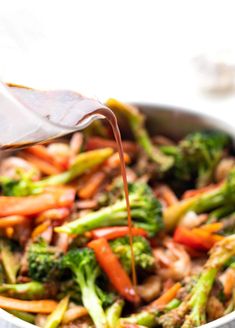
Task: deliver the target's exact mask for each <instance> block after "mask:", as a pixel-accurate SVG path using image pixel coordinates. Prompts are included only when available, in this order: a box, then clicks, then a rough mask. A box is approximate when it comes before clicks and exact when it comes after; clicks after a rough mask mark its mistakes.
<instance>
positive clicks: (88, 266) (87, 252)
mask: <svg viewBox="0 0 235 328" xmlns="http://www.w3.org/2000/svg"><path fill="white" fill-rule="evenodd" d="M62 267H63V268H68V269H70V270H71V271H72V273H73V275H74V279H75V281H76V282H77V284H78V285H79V286H80V289H81V294H82V302H83V305H84V306H85V307H86V308H87V310H88V312H89V314H90V316H91V318H92V319H93V321H94V324H95V326H96V327H97V328H108V323H107V319H106V315H105V312H104V309H103V307H102V300H101V298H100V296H99V293H100V291H98V292H97V286H96V280H97V278H98V276H99V275H100V273H101V270H100V268H99V266H98V264H97V262H96V258H95V254H94V252H93V251H92V250H91V249H89V248H80V249H71V250H70V251H69V252H68V253H67V254H66V255H65V256H64V257H63V258H62Z"/></svg>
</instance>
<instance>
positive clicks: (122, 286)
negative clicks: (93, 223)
mask: <svg viewBox="0 0 235 328" xmlns="http://www.w3.org/2000/svg"><path fill="white" fill-rule="evenodd" d="M88 246H89V247H90V248H92V249H93V250H94V252H95V256H96V258H97V261H98V263H99V265H100V266H101V268H102V269H103V270H104V272H105V273H106V274H107V276H108V278H109V280H110V282H111V283H112V284H113V286H114V287H115V289H116V290H117V291H118V293H119V294H120V295H121V296H123V297H124V298H125V299H127V300H128V301H130V302H134V303H138V302H139V297H138V295H137V294H136V291H135V289H134V287H133V285H132V283H131V280H130V278H129V276H128V275H127V273H126V271H125V270H124V268H123V267H122V265H121V264H120V262H119V260H118V258H117V256H116V255H115V254H114V253H113V252H112V249H111V247H110V245H109V243H108V242H107V240H106V239H104V238H100V239H97V240H93V241H92V242H90V243H89V244H88Z"/></svg>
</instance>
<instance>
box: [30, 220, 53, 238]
mask: <svg viewBox="0 0 235 328" xmlns="http://www.w3.org/2000/svg"><path fill="white" fill-rule="evenodd" d="M50 224H51V222H50V221H44V222H43V223H41V224H39V225H38V226H37V227H36V228H34V230H33V232H32V235H31V236H32V239H36V238H37V237H38V236H40V235H41V234H42V233H43V232H44V231H45V230H46V229H47V228H48V227H49V225H50Z"/></svg>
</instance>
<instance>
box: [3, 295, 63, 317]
mask: <svg viewBox="0 0 235 328" xmlns="http://www.w3.org/2000/svg"><path fill="white" fill-rule="evenodd" d="M56 306H57V302H55V301H52V300H40V301H22V300H17V299H15V298H10V297H5V296H0V308H1V309H7V310H18V311H25V312H32V313H45V314H46V313H51V312H52V311H54V310H55V308H56Z"/></svg>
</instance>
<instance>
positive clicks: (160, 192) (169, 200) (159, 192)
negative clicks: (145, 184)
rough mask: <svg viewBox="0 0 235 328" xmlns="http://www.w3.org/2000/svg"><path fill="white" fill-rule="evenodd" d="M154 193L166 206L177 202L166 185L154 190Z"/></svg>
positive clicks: (172, 192)
mask: <svg viewBox="0 0 235 328" xmlns="http://www.w3.org/2000/svg"><path fill="white" fill-rule="evenodd" d="M154 193H155V195H156V196H157V197H160V198H161V199H163V200H164V202H165V203H166V204H167V205H168V206H171V205H174V204H176V203H178V201H179V200H178V198H177V197H176V194H175V193H174V191H173V190H172V189H171V188H170V187H168V186H167V185H161V186H158V187H157V188H155V190H154Z"/></svg>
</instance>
